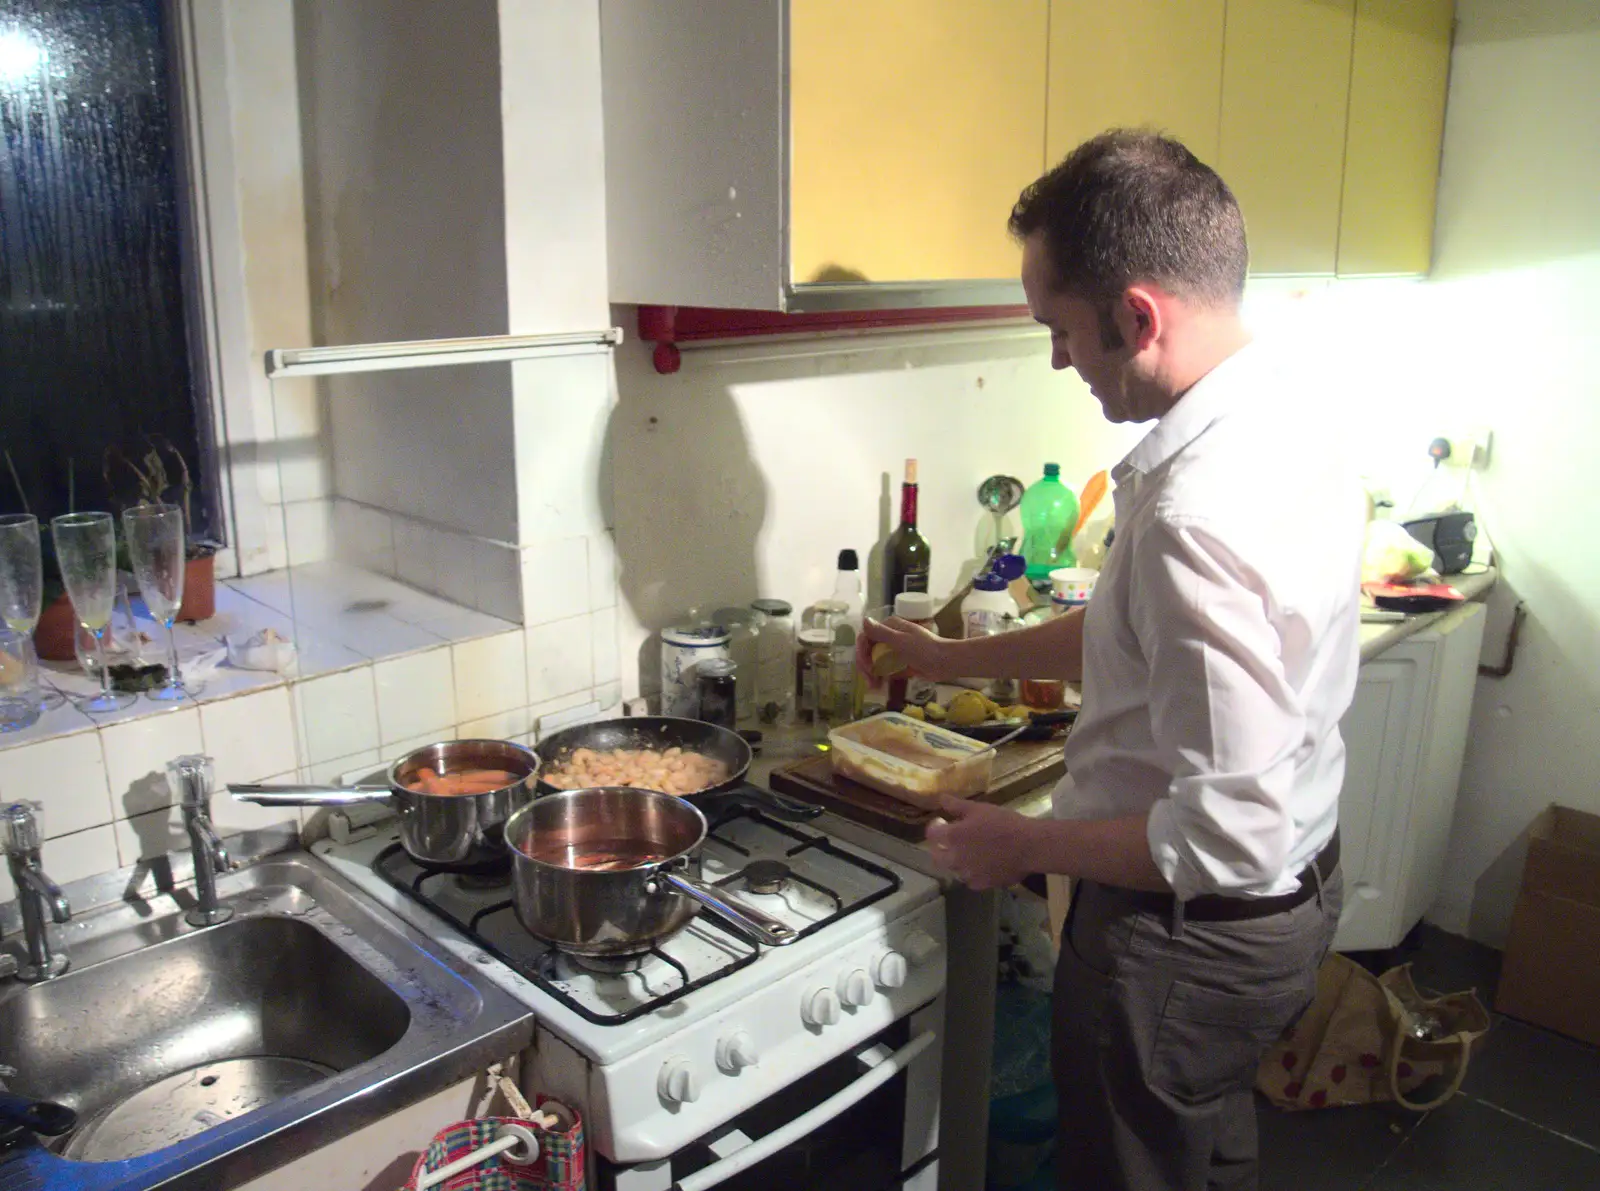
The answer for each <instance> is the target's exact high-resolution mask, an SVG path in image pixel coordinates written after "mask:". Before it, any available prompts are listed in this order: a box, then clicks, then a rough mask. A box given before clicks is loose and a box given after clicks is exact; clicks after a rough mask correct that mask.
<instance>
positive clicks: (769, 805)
mask: <svg viewBox="0 0 1600 1191" xmlns="http://www.w3.org/2000/svg"><path fill="white" fill-rule="evenodd" d="M716 797H718V798H726V799H727V800H728V801H729V802H734V803H738V804H739V805H740V806H753V807H755V808H756V809H757V810H761V811H766V812H767V814H769V815H771V816H772V817H773V818H774V819H782V820H783V821H784V822H785V823H804V822H805V821H806V820H807V819H815V818H816V817H817V816H818V815H820V814H821V813H822V808H821V807H820V806H815V805H813V804H812V803H809V802H799V801H797V800H795V799H793V798H785V797H784V796H783V795H781V794H774V793H773V792H772V791H771V790H764V789H762V788H761V787H759V786H746V787H744V788H742V789H736V790H728V791H719V792H718V793H717V794H716Z"/></svg>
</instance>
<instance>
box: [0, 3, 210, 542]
mask: <svg viewBox="0 0 1600 1191" xmlns="http://www.w3.org/2000/svg"><path fill="white" fill-rule="evenodd" d="M166 17H167V14H166V12H165V9H164V7H163V4H162V3H161V0H96V2H94V3H84V2H83V0H0V137H3V140H0V446H3V447H4V448H5V449H6V450H8V451H9V452H10V454H11V457H12V459H13V461H14V463H15V465H16V469H17V472H18V473H19V475H20V478H21V481H22V484H23V487H24V488H25V490H26V492H27V498H28V503H29V504H30V505H31V506H32V508H33V511H34V512H35V513H38V514H40V515H41V516H49V515H52V514H55V513H58V512H62V511H64V510H65V509H66V506H67V482H68V461H69V460H71V461H72V464H73V468H72V471H73V473H74V475H75V479H76V502H77V506H78V508H80V509H84V508H107V507H116V506H118V505H121V504H125V503H127V493H126V492H125V491H124V489H123V488H122V487H121V486H120V480H119V487H118V490H117V492H116V493H113V492H108V491H107V486H106V484H105V482H104V480H103V479H102V470H103V465H104V459H105V455H106V451H107V448H108V447H115V448H120V449H121V450H123V451H125V452H126V453H128V454H129V455H130V456H132V457H134V458H138V457H140V456H142V455H143V454H144V453H145V452H146V451H147V450H148V449H149V443H150V441H151V440H152V439H153V440H155V441H158V442H160V441H165V442H170V443H171V444H172V445H173V446H174V447H176V448H177V449H178V451H179V452H181V454H182V456H183V458H184V461H185V462H186V463H187V465H188V468H189V470H190V472H191V473H192V475H193V479H194V486H195V491H194V504H193V508H192V514H193V518H194V521H195V525H194V527H193V528H194V531H196V532H200V533H214V531H215V530H216V529H217V528H218V527H217V526H216V525H215V523H214V517H213V515H212V513H211V508H210V506H211V502H210V501H209V500H207V499H206V498H205V495H204V493H203V492H202V488H203V487H204V485H203V484H202V476H203V475H205V474H206V473H207V472H208V470H209V468H210V460H209V459H202V458H201V455H200V450H199V443H200V441H201V435H200V433H199V431H200V427H199V426H198V425H197V403H196V400H195V387H194V376H195V370H194V369H193V368H192V367H191V361H190V358H189V343H188V339H187V329H186V325H185V303H184V291H183V265H182V258H181V255H180V207H179V202H178V192H177V169H176V159H175V147H176V142H177V141H178V139H179V135H178V127H177V124H176V115H177V113H176V111H175V109H174V106H173V94H174V92H173V87H172V72H171V67H170V63H169V53H168V40H167V34H168V31H167V19H166ZM167 467H168V470H169V473H176V471H177V469H176V467H175V466H174V464H173V463H172V461H171V459H170V456H169V458H168V460H167ZM123 475H124V476H126V473H123ZM174 479H175V476H174ZM172 495H176V492H173V493H172ZM119 496H120V498H119ZM20 504H21V501H20V499H19V497H18V495H17V492H16V486H15V484H14V483H13V482H12V480H11V477H10V476H9V475H5V474H3V472H0V508H8V509H10V508H16V507H18V506H19V505H20Z"/></svg>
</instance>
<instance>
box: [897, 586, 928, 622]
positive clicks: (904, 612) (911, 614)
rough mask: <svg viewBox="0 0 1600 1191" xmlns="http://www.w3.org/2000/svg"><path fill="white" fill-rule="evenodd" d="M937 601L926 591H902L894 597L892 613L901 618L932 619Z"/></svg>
mask: <svg viewBox="0 0 1600 1191" xmlns="http://www.w3.org/2000/svg"><path fill="white" fill-rule="evenodd" d="M938 610H939V605H938V602H937V601H936V600H935V599H934V598H933V596H932V595H931V594H930V593H928V592H926V591H902V592H901V593H900V594H899V595H897V596H895V597H894V614H895V615H896V616H898V617H900V618H901V619H902V620H932V619H933V615H934V613H935V612H937V611H938Z"/></svg>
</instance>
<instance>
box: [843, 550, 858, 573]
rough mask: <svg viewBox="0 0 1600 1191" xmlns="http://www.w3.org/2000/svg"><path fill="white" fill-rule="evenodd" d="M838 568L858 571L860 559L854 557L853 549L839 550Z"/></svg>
mask: <svg viewBox="0 0 1600 1191" xmlns="http://www.w3.org/2000/svg"><path fill="white" fill-rule="evenodd" d="M839 569H840V570H841V571H859V570H860V569H861V560H860V559H859V558H857V557H856V552H855V551H854V550H841V551H839Z"/></svg>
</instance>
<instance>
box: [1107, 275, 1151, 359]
mask: <svg viewBox="0 0 1600 1191" xmlns="http://www.w3.org/2000/svg"><path fill="white" fill-rule="evenodd" d="M1116 309H1117V328H1118V329H1119V330H1120V331H1121V332H1122V340H1123V342H1124V343H1126V344H1128V345H1129V346H1130V347H1132V348H1133V350H1134V351H1136V352H1140V351H1143V350H1144V349H1145V348H1147V347H1149V346H1150V345H1151V344H1152V343H1154V342H1155V341H1156V340H1157V339H1158V338H1160V336H1161V331H1162V317H1161V304H1160V302H1158V301H1157V299H1156V293H1155V291H1154V290H1152V289H1150V288H1148V287H1146V286H1142V285H1130V286H1129V287H1128V288H1127V289H1126V290H1124V291H1123V294H1122V301H1121V302H1119V303H1117V308H1116Z"/></svg>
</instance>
